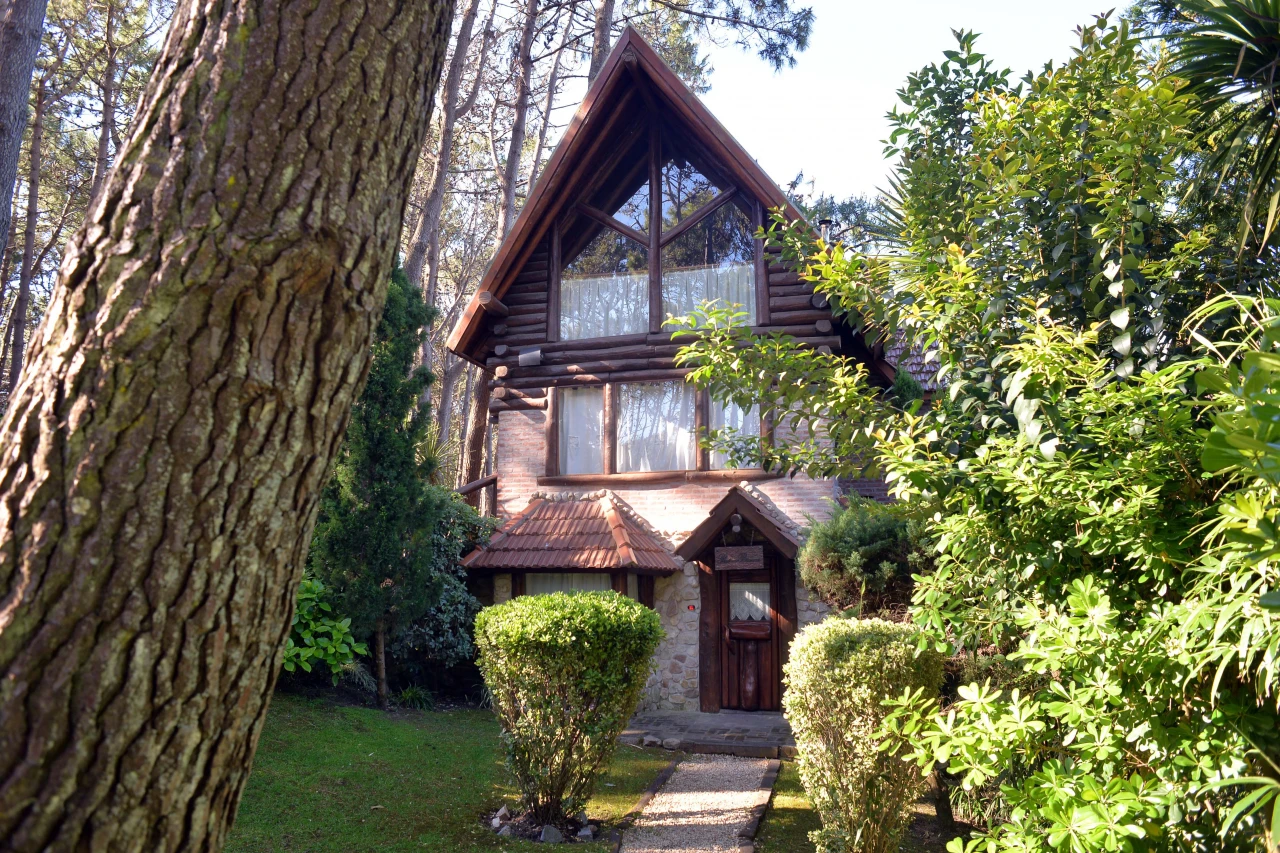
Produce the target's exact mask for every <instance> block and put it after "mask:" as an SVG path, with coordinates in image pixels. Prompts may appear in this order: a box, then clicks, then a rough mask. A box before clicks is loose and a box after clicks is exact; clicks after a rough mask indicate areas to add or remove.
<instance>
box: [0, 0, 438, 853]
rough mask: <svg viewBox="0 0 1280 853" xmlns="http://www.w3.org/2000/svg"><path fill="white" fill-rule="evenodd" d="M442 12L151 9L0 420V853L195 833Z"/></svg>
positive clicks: (313, 492)
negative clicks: (148, 54) (111, 155)
mask: <svg viewBox="0 0 1280 853" xmlns="http://www.w3.org/2000/svg"><path fill="white" fill-rule="evenodd" d="M450 15H451V4H450V3H448V2H445V0H420V1H419V2H414V3H398V2H393V0H361V2H355V0H305V2H303V0H216V2H215V0H183V2H181V3H180V4H179V6H178V8H177V9H176V10H175V14H174V18H173V23H172V25H171V28H170V31H169V36H168V39H167V42H166V44H165V47H164V50H163V52H162V55H161V57H160V59H159V61H158V62H157V64H156V69H155V72H154V75H153V77H152V80H151V83H150V85H149V87H148V89H147V93H146V95H145V97H144V98H143V102H142V105H141V107H140V109H139V113H138V120H137V121H136V122H135V123H134V125H133V130H132V132H131V133H130V135H129V137H128V138H127V140H126V142H125V144H124V146H123V147H122V148H121V150H120V151H119V154H118V156H117V158H116V167H115V168H114V169H113V170H112V172H111V174H110V176H109V177H108V179H107V181H106V183H105V185H104V186H103V188H102V192H101V193H100V195H99V197H98V199H97V200H96V201H95V202H94V204H93V206H92V207H91V209H90V212H89V215H88V217H87V221H86V223H85V226H84V228H83V229H82V230H81V232H80V233H79V234H77V235H76V237H75V238H74V239H73V240H72V241H71V242H70V244H69V245H68V247H67V250H66V256H65V258H64V260H63V263H62V271H61V277H60V280H59V282H58V284H57V286H56V288H55V289H54V292H53V295H52V299H51V304H50V306H49V310H48V312H47V314H46V319H45V323H44V325H43V326H42V328H41V330H40V332H39V334H37V335H36V336H35V337H34V339H33V342H32V348H31V360H30V364H29V365H28V367H27V370H26V371H25V372H24V374H23V379H22V381H21V382H20V383H19V386H18V388H17V392H16V394H15V395H14V396H13V398H12V399H11V400H10V402H9V408H8V411H7V412H6V414H5V417H4V420H3V422H0V436H2V438H0V839H4V841H3V845H2V846H3V847H4V849H5V850H9V851H37V850H95V851H139V850H145V851H149V853H150V851H173V850H214V851H216V850H218V849H220V848H221V846H222V844H223V842H224V840H225V838H226V834H227V830H228V828H229V826H230V824H231V821H232V819H233V817H234V815H235V811H236V806H237V804H238V802H239V799H240V793H241V791H242V789H243V786H244V783H245V780H246V778H247V775H248V770H249V764H250V761H251V759H252V757H253V751H254V747H255V745H256V743H257V739H258V735H259V733H260V731H261V728H262V722H263V719H264V716H265V713H266V708H267V703H268V699H269V697H270V695H271V690H272V688H273V686H274V683H275V679H276V676H277V674H278V672H279V667H280V655H281V649H282V647H283V645H284V640H285V637H286V635H287V633H288V631H289V622H290V617H291V613H292V610H293V601H294V596H295V591H296V587H297V583H298V580H299V577H300V573H301V567H302V565H303V562H304V560H305V557H306V554H307V549H308V545H309V543H310V539H311V528H312V525H313V523H314V521H315V514H316V506H317V501H318V497H319V494H320V491H321V488H322V487H323V485H324V482H325V480H326V479H327V477H328V474H329V468H330V463H331V461H332V458H333V455H334V453H335V451H336V449H337V447H338V445H339V442H340V441H341V436H342V432H343V428H344V427H345V425H346V422H347V418H348V415H349V413H350V408H351V404H352V401H353V400H354V399H355V398H356V395H357V394H358V393H359V390H360V386H361V385H362V383H363V381H364V377H365V375H366V373H367V371H368V363H369V348H370V343H371V340H372V337H373V331H374V327H375V326H376V324H377V321H378V317H379V314H380V312H381V310H382V305H383V300H384V298H385V295H386V288H387V283H388V281H389V278H390V275H391V271H392V267H393V262H394V258H395V252H396V245H397V238H398V232H399V228H400V221H401V217H402V216H403V215H404V208H405V198H406V192H407V188H408V185H409V182H410V180H411V178H412V172H413V167H414V164H415V162H416V158H417V154H418V151H419V149H420V148H421V145H422V139H423V137H424V135H425V131H426V127H427V123H428V119H429V110H430V95H431V92H432V90H433V89H434V87H435V85H436V83H437V80H438V72H439V68H440V64H441V62H442V56H443V53H444V50H445V47H446V45H447V41H448V36H449V18H450Z"/></svg>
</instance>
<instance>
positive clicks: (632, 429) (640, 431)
mask: <svg viewBox="0 0 1280 853" xmlns="http://www.w3.org/2000/svg"><path fill="white" fill-rule="evenodd" d="M618 408H619V411H618V471H619V472H626V471H689V470H692V469H693V468H696V467H697V457H696V455H695V454H696V449H697V440H696V436H697V430H696V423H695V421H694V389H693V387H692V386H690V385H687V384H685V383H684V382H647V383H644V384H626V385H620V386H619V388H618Z"/></svg>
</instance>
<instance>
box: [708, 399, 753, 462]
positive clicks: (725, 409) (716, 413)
mask: <svg viewBox="0 0 1280 853" xmlns="http://www.w3.org/2000/svg"><path fill="white" fill-rule="evenodd" d="M709 420H710V423H709V424H708V426H709V427H710V428H711V429H713V430H718V429H734V430H737V431H738V436H739V437H740V438H742V439H744V440H750V439H748V438H747V437H748V436H750V437H751V438H755V439H758V438H760V407H759V406H752V407H750V408H749V409H743V408H742V407H741V406H739V405H738V404H737V403H732V402H730V403H721V402H720V401H718V400H712V401H711V411H710V418H709ZM711 467H712V468H728V467H729V454H728V453H726V452H725V451H723V450H713V451H712V452H711Z"/></svg>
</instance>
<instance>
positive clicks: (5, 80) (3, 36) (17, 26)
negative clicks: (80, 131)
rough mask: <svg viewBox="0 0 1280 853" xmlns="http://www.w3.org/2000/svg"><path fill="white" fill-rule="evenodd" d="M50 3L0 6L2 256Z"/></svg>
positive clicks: (14, 0) (20, 1)
mask: <svg viewBox="0 0 1280 853" xmlns="http://www.w3.org/2000/svg"><path fill="white" fill-rule="evenodd" d="M46 6H48V0H5V2H4V4H3V5H2V6H0V240H4V241H5V243H4V244H0V254H4V249H5V246H6V245H8V238H9V223H10V220H11V218H12V216H13V188H14V184H16V183H17V180H18V159H19V157H20V156H21V152H22V136H23V134H25V133H26V132H27V105H28V100H29V99H30V97H31V74H32V72H33V71H34V70H35V67H36V55H37V54H38V53H39V52H40V33H41V31H42V30H43V29H44V12H45V7H46Z"/></svg>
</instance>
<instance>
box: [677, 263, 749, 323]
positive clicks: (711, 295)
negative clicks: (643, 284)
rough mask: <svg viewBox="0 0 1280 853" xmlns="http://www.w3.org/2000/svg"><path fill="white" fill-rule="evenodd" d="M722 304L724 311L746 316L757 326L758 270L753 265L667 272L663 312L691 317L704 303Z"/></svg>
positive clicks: (720, 266) (732, 265) (728, 265)
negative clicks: (692, 312) (689, 315)
mask: <svg viewBox="0 0 1280 853" xmlns="http://www.w3.org/2000/svg"><path fill="white" fill-rule="evenodd" d="M717 299H718V300H720V307H721V308H730V307H732V308H733V309H734V310H735V311H745V312H747V323H748V324H749V325H752V326H754V325H755V322H756V270H755V266H754V265H753V264H721V265H719V266H709V267H691V268H688V269H678V270H664V271H663V273H662V311H663V313H664V314H668V315H669V314H675V315H677V316H680V315H684V314H688V313H689V312H690V311H692V310H693V309H694V308H696V307H697V306H699V305H701V304H702V303H703V302H711V301H713V300H717Z"/></svg>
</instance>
